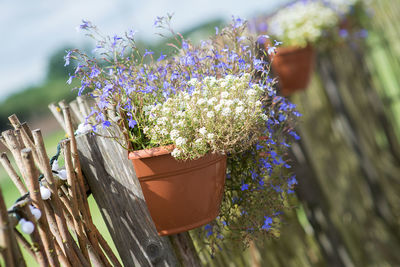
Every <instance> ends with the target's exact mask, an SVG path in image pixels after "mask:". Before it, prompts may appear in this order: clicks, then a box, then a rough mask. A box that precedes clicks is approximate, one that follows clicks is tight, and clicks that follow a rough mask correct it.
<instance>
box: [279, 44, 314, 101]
mask: <svg viewBox="0 0 400 267" xmlns="http://www.w3.org/2000/svg"><path fill="white" fill-rule="evenodd" d="M314 58H315V53H314V49H313V48H312V46H310V45H309V46H307V47H305V48H297V47H280V48H278V49H277V53H276V55H275V56H274V58H273V60H272V70H273V72H274V74H275V75H276V76H277V77H278V80H279V87H280V88H281V94H282V95H283V96H289V95H291V94H292V93H294V92H296V91H298V90H304V89H306V88H307V86H308V83H309V81H310V77H311V74H312V71H313V68H314Z"/></svg>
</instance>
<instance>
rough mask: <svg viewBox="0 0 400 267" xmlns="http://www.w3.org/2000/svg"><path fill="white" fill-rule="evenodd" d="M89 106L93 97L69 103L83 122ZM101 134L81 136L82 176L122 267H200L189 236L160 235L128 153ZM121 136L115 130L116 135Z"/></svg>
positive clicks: (104, 132) (79, 147)
mask: <svg viewBox="0 0 400 267" xmlns="http://www.w3.org/2000/svg"><path fill="white" fill-rule="evenodd" d="M91 105H93V103H92V102H90V99H86V98H83V97H78V99H77V104H76V102H75V101H74V102H72V103H71V108H72V111H73V113H74V114H73V115H74V116H75V117H76V118H80V119H81V122H82V120H84V118H85V117H86V116H87V110H89V109H90V106H91ZM63 106H64V108H65V106H67V105H66V104H65V103H63ZM77 107H79V109H78V108H77ZM53 110H57V107H56V106H55V105H54V107H53ZM59 122H60V124H61V126H62V127H63V128H64V129H66V128H67V127H66V126H65V125H63V124H64V123H65V122H64V121H62V120H60V121H59ZM100 132H101V134H100V135H93V134H89V133H88V134H83V135H79V136H77V137H76V141H77V147H78V152H79V158H80V161H81V166H82V172H83V173H84V176H85V178H86V181H87V183H88V185H89V188H90V190H91V193H92V194H93V197H94V199H95V200H96V202H97V204H98V206H99V208H100V211H101V214H102V216H103V218H104V220H105V222H106V225H107V227H108V229H109V231H110V234H111V236H112V239H113V240H114V243H115V246H116V247H117V250H118V252H119V254H120V256H121V259H122V261H123V263H124V265H125V266H179V265H180V266H201V261H200V258H199V256H198V255H197V252H196V250H195V247H194V245H193V241H192V239H191V237H190V235H189V233H187V232H186V233H180V234H178V235H174V236H171V237H170V238H168V237H160V236H158V234H157V231H156V228H155V226H154V223H153V221H152V219H151V217H150V214H149V211H148V209H147V205H146V202H145V200H144V196H143V193H142V190H141V187H140V183H139V181H138V179H137V178H136V174H135V170H134V168H133V164H132V162H131V161H130V160H129V159H128V153H127V151H126V150H124V149H123V148H122V147H121V146H120V145H119V144H118V143H117V142H116V141H115V140H113V139H112V138H110V137H108V136H107V135H108V133H107V132H106V131H102V130H100ZM118 133H120V131H119V129H115V128H114V129H113V134H117V135H118ZM121 136H122V135H121ZM171 242H172V245H171Z"/></svg>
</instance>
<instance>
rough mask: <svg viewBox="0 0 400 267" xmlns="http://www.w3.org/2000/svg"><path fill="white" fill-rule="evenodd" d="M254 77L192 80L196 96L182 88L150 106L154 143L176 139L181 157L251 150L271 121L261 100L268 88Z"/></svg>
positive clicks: (231, 76) (174, 152)
mask: <svg viewBox="0 0 400 267" xmlns="http://www.w3.org/2000/svg"><path fill="white" fill-rule="evenodd" d="M250 79H251V77H250V75H249V74H245V75H243V76H241V77H236V76H233V75H227V76H225V77H224V78H221V79H216V78H215V77H205V78H204V79H203V80H202V81H199V80H197V79H196V78H194V79H192V80H190V81H189V85H190V86H193V87H194V90H193V92H192V94H191V95H190V94H189V93H187V92H179V93H178V94H177V95H175V96H174V97H171V98H169V99H168V100H167V101H166V102H164V103H163V104H158V105H156V106H154V107H152V108H151V110H149V111H148V114H149V117H150V119H149V120H150V121H151V122H153V123H154V125H153V126H152V127H150V128H148V133H149V136H151V138H152V141H153V142H154V143H158V144H162V145H164V144H171V143H173V144H175V146H176V147H175V149H174V151H173V152H172V155H173V156H175V157H177V158H180V159H189V158H190V159H195V158H199V157H201V156H203V155H204V154H206V153H209V152H211V153H222V154H233V153H238V152H243V151H246V150H248V149H249V148H250V147H251V146H253V145H254V144H255V142H256V141H257V139H258V138H259V137H260V135H261V134H262V131H263V129H264V127H265V126H264V125H265V122H266V121H267V120H268V116H267V115H266V114H264V109H263V107H262V102H261V99H262V96H263V95H264V92H265V91H264V88H263V87H261V86H260V85H259V84H252V83H251V81H250ZM149 109H150V108H149ZM146 133H147V131H146Z"/></svg>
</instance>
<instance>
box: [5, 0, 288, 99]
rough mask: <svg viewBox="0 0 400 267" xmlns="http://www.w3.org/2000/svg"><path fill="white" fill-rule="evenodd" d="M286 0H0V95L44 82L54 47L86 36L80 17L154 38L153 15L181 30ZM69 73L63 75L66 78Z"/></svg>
mask: <svg viewBox="0 0 400 267" xmlns="http://www.w3.org/2000/svg"><path fill="white" fill-rule="evenodd" d="M285 2H288V0H201V1H199V0H185V1H183V0H146V1H138V0H114V1H110V0H108V1H107V0H69V1H54V0H41V1H28V0H25V1H22V0H21V1H13V0H3V1H0V38H1V40H0V47H1V49H0V81H1V84H0V101H1V100H4V98H6V97H7V96H8V95H10V94H12V93H14V92H17V91H18V90H22V89H24V88H26V87H28V86H31V85H38V84H40V83H41V82H43V79H44V78H45V75H46V71H47V63H48V59H49V57H50V56H51V55H52V53H54V52H55V51H56V50H58V49H60V48H62V47H66V46H72V47H80V46H82V45H83V44H85V42H87V40H88V39H87V37H85V36H84V33H82V32H79V31H77V30H76V28H77V26H78V25H79V24H80V23H81V20H82V19H87V20H90V21H92V22H93V23H94V24H95V25H97V26H98V28H99V29H101V31H102V32H103V33H105V34H109V35H113V34H121V33H123V32H125V31H127V30H130V29H134V30H136V31H137V32H138V37H139V38H140V37H141V38H144V39H147V40H151V39H152V38H156V36H155V34H154V32H155V29H154V27H153V22H154V19H155V17H156V16H162V15H165V14H167V13H174V18H173V27H174V29H175V30H176V31H183V30H185V29H187V28H190V27H192V26H195V25H197V24H199V23H202V22H204V21H207V20H210V19H215V18H223V19H227V20H228V19H229V18H230V17H231V16H232V15H235V16H240V17H242V18H246V19H249V18H251V17H252V16H253V15H257V14H260V13H262V12H265V13H267V12H269V11H271V10H274V9H275V8H277V7H278V6H279V5H281V4H284V3H285ZM67 78H68V77H66V79H67Z"/></svg>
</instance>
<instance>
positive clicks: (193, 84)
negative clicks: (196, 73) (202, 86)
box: [188, 78, 199, 86]
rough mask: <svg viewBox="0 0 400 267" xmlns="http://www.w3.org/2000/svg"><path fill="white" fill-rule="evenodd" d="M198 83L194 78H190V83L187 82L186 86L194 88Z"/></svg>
mask: <svg viewBox="0 0 400 267" xmlns="http://www.w3.org/2000/svg"><path fill="white" fill-rule="evenodd" d="M198 83H199V81H198V80H197V79H196V78H192V79H190V81H188V85H191V86H196V85H197V84H198Z"/></svg>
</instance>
